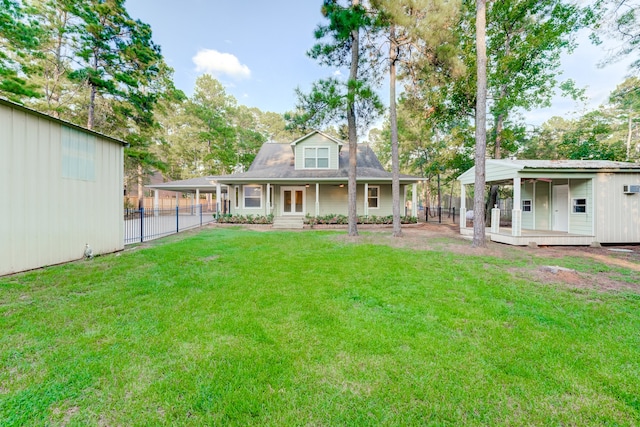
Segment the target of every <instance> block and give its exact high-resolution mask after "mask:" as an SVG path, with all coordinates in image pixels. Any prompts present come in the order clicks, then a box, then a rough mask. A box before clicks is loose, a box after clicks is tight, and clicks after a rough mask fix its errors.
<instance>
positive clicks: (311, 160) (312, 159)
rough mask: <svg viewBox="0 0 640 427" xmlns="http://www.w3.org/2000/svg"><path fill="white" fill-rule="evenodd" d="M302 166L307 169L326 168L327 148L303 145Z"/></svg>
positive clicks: (327, 160)
mask: <svg viewBox="0 0 640 427" xmlns="http://www.w3.org/2000/svg"><path fill="white" fill-rule="evenodd" d="M304 167H305V168H307V169H327V168H328V167H329V148H328V147H305V149H304Z"/></svg>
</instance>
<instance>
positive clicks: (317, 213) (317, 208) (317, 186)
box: [316, 182, 320, 216]
mask: <svg viewBox="0 0 640 427" xmlns="http://www.w3.org/2000/svg"><path fill="white" fill-rule="evenodd" d="M316 216H320V183H319V182H316Z"/></svg>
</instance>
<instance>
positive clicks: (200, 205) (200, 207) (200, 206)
mask: <svg viewBox="0 0 640 427" xmlns="http://www.w3.org/2000/svg"><path fill="white" fill-rule="evenodd" d="M198 206H199V209H200V227H202V203H200V204H199V205H198Z"/></svg>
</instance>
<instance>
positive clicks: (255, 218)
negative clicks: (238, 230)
mask: <svg viewBox="0 0 640 427" xmlns="http://www.w3.org/2000/svg"><path fill="white" fill-rule="evenodd" d="M218 223H220V224H273V215H272V214H269V215H246V216H244V215H230V214H227V215H222V216H221V217H220V218H218Z"/></svg>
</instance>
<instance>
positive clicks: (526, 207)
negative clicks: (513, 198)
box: [522, 199, 532, 212]
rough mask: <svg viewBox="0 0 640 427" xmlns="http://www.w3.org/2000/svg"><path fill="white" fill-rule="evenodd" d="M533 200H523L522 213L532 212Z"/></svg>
mask: <svg viewBox="0 0 640 427" xmlns="http://www.w3.org/2000/svg"><path fill="white" fill-rule="evenodd" d="M531 206H532V205H531V200H529V199H527V200H523V201H522V212H531V210H532V209H531Z"/></svg>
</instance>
